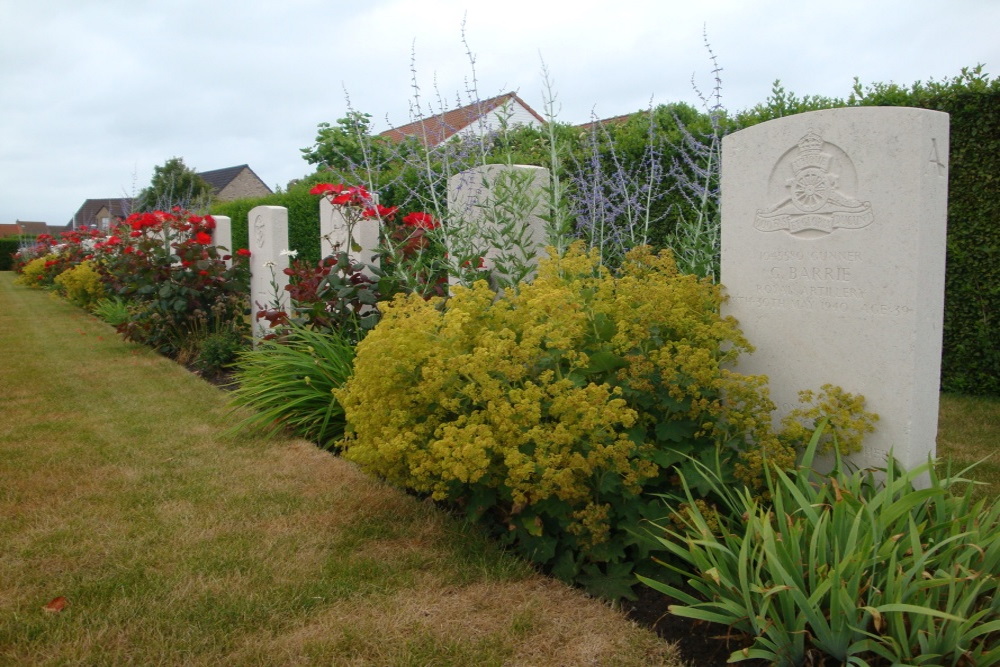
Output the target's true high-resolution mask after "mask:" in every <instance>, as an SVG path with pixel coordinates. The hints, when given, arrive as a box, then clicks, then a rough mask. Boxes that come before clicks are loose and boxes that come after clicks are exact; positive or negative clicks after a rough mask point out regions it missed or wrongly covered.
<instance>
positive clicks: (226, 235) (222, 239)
mask: <svg viewBox="0 0 1000 667" xmlns="http://www.w3.org/2000/svg"><path fill="white" fill-rule="evenodd" d="M212 219H213V220H215V229H213V230H212V243H213V244H214V245H216V246H221V247H223V248H225V251H224V252H221V253H219V255H220V256H221V257H225V256H226V255H229V259H227V260H225V262H226V266H227V267H230V266H232V265H233V259H232V255H233V253H235V252H236V250H235V249H234V248H233V221H232V220H231V219H230V218H229V216H226V215H215V216H212Z"/></svg>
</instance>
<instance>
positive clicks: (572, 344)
mask: <svg viewBox="0 0 1000 667" xmlns="http://www.w3.org/2000/svg"><path fill="white" fill-rule="evenodd" d="M721 301H722V296H721V291H720V288H719V287H718V286H717V285H714V284H713V283H712V282H711V281H709V280H703V279H698V278H696V277H694V276H690V275H680V274H679V273H678V272H677V269H676V266H675V265H674V263H673V261H672V260H671V259H670V257H669V256H668V255H667V254H666V253H663V254H661V255H653V254H652V253H651V252H650V251H649V250H648V248H644V249H639V250H636V251H633V252H632V253H630V254H629V255H628V256H627V258H626V260H625V261H624V263H623V266H622V268H621V270H620V273H618V274H617V275H612V274H611V273H609V271H608V270H607V269H606V268H604V267H602V266H600V264H599V262H598V261H597V255H596V252H592V253H590V254H589V255H588V254H584V252H583V250H582V244H580V243H577V244H576V245H574V247H573V248H572V249H571V250H570V252H569V253H567V255H566V256H564V257H562V258H558V259H553V260H548V261H543V262H542V263H541V265H540V267H539V273H538V277H537V278H536V279H535V280H534V281H533V282H532V283H530V284H522V285H521V286H520V287H519V289H518V290H517V291H513V290H509V291H508V293H507V294H506V295H505V296H503V297H502V298H497V295H496V294H495V293H494V292H493V291H492V290H491V289H490V288H489V287H488V286H487V285H486V284H485V282H479V283H476V285H475V286H474V287H473V288H472V289H458V288H457V289H456V290H455V293H454V295H453V296H452V297H451V298H450V299H449V300H447V301H444V302H443V301H441V300H437V299H435V300H430V301H425V300H424V299H422V298H420V297H418V296H416V295H410V296H408V297H398V298H397V299H396V300H394V301H393V302H392V303H391V304H390V305H389V306H388V308H387V309H386V312H385V314H384V317H383V319H382V321H381V322H380V323H379V324H378V325H377V326H376V327H375V329H374V330H373V331H372V332H371V333H369V335H368V337H367V338H365V339H364V340H363V341H362V342H361V343H360V344H359V345H358V356H357V359H356V360H355V372H354V375H353V376H352V378H351V379H350V380H349V381H348V383H347V384H346V386H345V388H344V389H343V390H341V391H338V392H336V396H337V397H338V399H340V401H341V402H342V404H343V406H344V410H345V412H346V415H347V420H348V424H349V431H350V432H349V434H348V437H347V438H346V439H345V441H344V457H345V458H347V459H350V460H353V461H355V462H357V463H359V464H360V465H361V466H362V467H363V468H364V469H366V470H367V471H369V472H372V473H375V474H377V475H380V476H382V477H384V478H386V479H387V480H389V481H390V482H392V483H394V484H398V485H400V486H403V487H406V488H408V489H412V490H414V491H417V492H420V493H428V494H431V495H432V496H433V497H434V498H435V499H438V500H445V501H448V502H449V503H451V504H453V505H455V506H458V507H461V508H464V511H465V512H466V513H467V515H468V516H469V517H471V518H472V519H483V520H486V521H487V522H489V523H490V524H491V525H492V527H493V529H494V530H495V532H496V534H497V535H498V536H499V537H500V539H501V540H502V541H503V542H505V543H507V544H510V545H512V546H513V547H514V548H515V549H517V550H518V551H519V552H521V553H522V554H523V555H525V556H527V557H528V558H530V559H532V560H534V561H535V562H537V563H540V564H542V565H544V566H546V567H547V568H550V569H551V571H552V572H553V573H554V574H556V575H557V576H559V577H561V578H563V579H566V580H574V581H578V582H580V583H583V584H585V585H587V586H588V588H590V590H592V591H594V592H596V593H599V594H602V595H606V596H609V597H618V596H621V595H628V594H629V592H630V591H629V587H630V585H631V583H632V582H633V581H634V579H633V578H632V577H631V570H632V568H633V566H634V564H636V563H641V562H643V561H644V560H645V556H646V553H647V551H646V549H647V547H648V546H649V545H648V544H644V543H642V542H641V540H639V539H637V538H636V536H635V533H636V532H638V531H639V526H640V525H641V523H642V521H643V520H644V519H649V518H657V517H660V516H662V515H663V508H662V506H661V504H660V503H659V502H658V501H657V499H656V498H654V497H653V496H650V495H648V493H647V492H650V491H652V492H664V491H666V490H669V489H671V488H673V485H674V484H675V479H676V473H677V471H678V470H683V469H686V468H690V466H691V465H692V463H691V462H690V461H689V460H688V458H687V456H688V455H690V456H693V457H695V459H705V460H708V459H713V460H714V459H715V458H716V457H717V456H719V457H721V458H722V459H723V460H724V463H725V465H726V471H727V475H728V479H729V480H730V481H732V482H734V483H735V482H736V480H737V479H738V478H739V479H742V480H744V481H747V482H750V483H753V482H754V480H761V478H760V474H761V471H762V464H763V459H764V456H765V454H766V456H767V457H769V458H770V460H772V461H777V462H780V463H781V464H782V465H784V466H791V465H792V464H793V463H794V450H793V448H792V447H791V446H790V445H789V444H788V443H786V442H783V441H780V440H779V439H778V437H777V436H776V435H775V434H774V433H773V432H772V430H771V428H770V418H769V413H770V411H771V409H772V408H773V405H772V403H771V402H770V400H768V398H767V396H766V390H765V389H764V382H765V379H764V378H762V377H758V376H744V375H740V374H738V373H735V372H733V371H730V370H726V368H725V367H726V366H727V365H728V364H731V363H732V362H733V361H734V360H735V359H736V357H737V355H738V354H739V353H740V352H741V351H743V350H747V349H749V345H748V344H747V342H746V341H745V340H744V338H743V336H742V334H741V333H740V331H739V329H738V328H737V325H736V322H735V321H734V320H732V319H731V318H721V317H720V316H719V314H718V307H719V304H720V303H721ZM724 396H725V400H724V398H723V397H724Z"/></svg>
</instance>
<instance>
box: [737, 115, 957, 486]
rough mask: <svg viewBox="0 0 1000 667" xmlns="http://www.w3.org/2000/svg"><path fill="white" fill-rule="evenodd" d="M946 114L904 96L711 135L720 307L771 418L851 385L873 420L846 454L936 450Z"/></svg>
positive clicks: (878, 459)
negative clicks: (766, 386) (772, 409)
mask: <svg viewBox="0 0 1000 667" xmlns="http://www.w3.org/2000/svg"><path fill="white" fill-rule="evenodd" d="M948 131H949V126H948V115H947V114H945V113H941V112H937V111H927V110H923V109H911V108H904V107H860V108H844V109H830V110H824V111H814V112H810V113H804V114H798V115H794V116H789V117H786V118H781V119H778V120H773V121H770V122H767V123H762V124H760V125H757V126H754V127H750V128H748V129H746V130H742V131H740V132H736V133H734V134H731V135H729V136H727V137H726V138H725V139H724V140H723V144H722V282H723V284H724V285H725V287H726V290H727V292H728V294H729V296H730V299H729V302H728V303H727V304H726V305H725V307H724V312H725V314H727V315H733V316H734V317H736V318H737V319H738V320H739V322H740V325H741V327H742V329H743V331H744V333H745V334H746V336H747V338H748V339H749V340H750V342H751V343H752V344H753V345H754V346H755V347H756V348H757V349H756V351H755V352H754V353H753V354H751V355H747V356H746V357H744V358H743V359H742V360H741V361H740V370H741V371H742V372H746V373H754V374H765V375H767V376H769V378H770V386H771V397H772V399H773V400H774V402H775V403H776V404H777V405H778V410H777V411H776V414H775V421H776V422H777V421H778V420H779V419H780V418H781V417H782V416H783V415H784V414H786V413H787V412H788V411H789V410H790V409H792V408H793V407H796V406H797V405H798V392H799V391H800V390H802V389H812V390H818V389H819V387H820V386H821V385H822V384H825V383H831V384H834V385H839V386H840V387H842V388H843V389H844V390H845V391H849V392H852V393H861V394H863V395H864V396H865V397H866V399H867V407H868V409H869V410H872V411H874V412H877V413H878V414H879V416H880V421H879V422H878V424H877V425H876V429H877V430H876V433H874V434H873V435H871V436H868V438H867V439H866V444H865V448H864V450H863V451H862V452H860V453H858V454H855V455H853V456H852V457H851V459H852V461H853V463H855V464H857V465H860V466H882V465H884V463H885V457H886V454H887V452H888V451H889V450H890V449H892V451H893V453H894V455H895V457H896V458H897V459H898V460H899V461H900V463H902V464H903V465H904V466H906V467H907V468H912V467H915V466H917V465H919V464H921V463H924V462H926V460H927V457H928V455H933V454H934V451H935V437H936V433H937V414H938V387H939V375H940V364H941V328H942V317H943V304H944V268H945V224H946V212H947V211H946V208H947V184H948Z"/></svg>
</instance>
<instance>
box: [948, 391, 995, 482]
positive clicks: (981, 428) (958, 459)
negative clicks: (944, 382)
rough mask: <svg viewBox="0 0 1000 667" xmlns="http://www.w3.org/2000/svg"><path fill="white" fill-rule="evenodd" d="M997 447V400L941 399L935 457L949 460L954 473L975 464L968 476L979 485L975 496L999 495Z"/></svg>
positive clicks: (970, 398)
mask: <svg viewBox="0 0 1000 667" xmlns="http://www.w3.org/2000/svg"><path fill="white" fill-rule="evenodd" d="M998 447H1000V398H995V397H994V398H990V397H981V396H958V395H950V394H945V395H943V396H941V409H940V413H939V416H938V439H937V448H938V451H937V453H938V456H939V457H941V458H943V459H945V460H949V459H950V461H951V465H952V470H953V471H955V472H957V471H960V470H962V469H963V468H964V467H966V466H969V465H972V464H973V463H978V465H977V466H976V467H975V468H974V469H973V470H972V472H970V473H969V475H968V476H969V477H970V478H972V479H975V480H976V481H977V482H981V483H982V484H983V486H981V487H979V488H977V490H976V493H977V494H980V495H982V496H986V497H990V498H996V497H997V496H998V495H1000V454H998V452H997V449H998ZM983 459H985V460H983ZM980 461H981V463H979V462H980Z"/></svg>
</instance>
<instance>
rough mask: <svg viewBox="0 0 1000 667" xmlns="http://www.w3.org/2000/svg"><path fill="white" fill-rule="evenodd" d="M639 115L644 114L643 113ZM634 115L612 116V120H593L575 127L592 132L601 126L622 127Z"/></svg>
mask: <svg viewBox="0 0 1000 667" xmlns="http://www.w3.org/2000/svg"><path fill="white" fill-rule="evenodd" d="M639 113H642V112H641V111H640V112H639ZM634 115H635V114H634V113H627V114H622V115H621V116H612V117H611V118H601V119H600V120H592V121H590V122H589V123H583V124H582V125H574V126H573V127H576V128H578V129H581V130H586V131H588V132H589V131H591V130H593V129H594V128H596V127H597V126H599V125H602V126H603V125H621V124H622V123H626V122H628V120H629V119H630V118H631V117H632V116H634Z"/></svg>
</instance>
